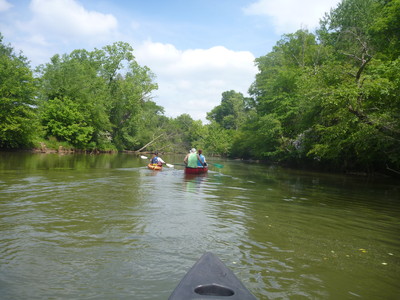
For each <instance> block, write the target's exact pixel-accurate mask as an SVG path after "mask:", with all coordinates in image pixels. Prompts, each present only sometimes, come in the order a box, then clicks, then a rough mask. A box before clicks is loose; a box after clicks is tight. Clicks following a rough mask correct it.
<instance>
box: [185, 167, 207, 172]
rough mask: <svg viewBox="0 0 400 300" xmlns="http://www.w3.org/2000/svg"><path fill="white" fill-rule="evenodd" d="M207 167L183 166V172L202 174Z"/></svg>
mask: <svg viewBox="0 0 400 300" xmlns="http://www.w3.org/2000/svg"><path fill="white" fill-rule="evenodd" d="M207 171H208V167H204V168H203V167H200V168H188V167H186V168H185V174H203V173H207Z"/></svg>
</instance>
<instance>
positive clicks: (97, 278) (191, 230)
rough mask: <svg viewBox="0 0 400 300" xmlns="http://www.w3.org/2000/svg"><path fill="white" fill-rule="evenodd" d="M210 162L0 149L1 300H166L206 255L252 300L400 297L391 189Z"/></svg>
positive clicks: (380, 183) (397, 194)
mask: <svg viewBox="0 0 400 300" xmlns="http://www.w3.org/2000/svg"><path fill="white" fill-rule="evenodd" d="M163 158H164V160H165V161H166V162H168V163H182V160H183V157H180V156H163ZM209 160H210V161H212V162H215V163H220V164H223V165H224V168H222V169H218V168H215V167H212V166H210V171H209V173H208V174H207V175H206V176H192V177H187V176H185V175H184V173H183V167H181V166H175V168H166V167H165V168H164V169H163V170H162V171H152V170H148V169H147V168H146V163H147V161H145V160H143V159H141V158H140V157H138V156H136V155H134V154H102V155H83V154H79V155H58V154H32V153H5V152H3V153H1V152H0V299H7V300H8V299H18V300H19V299H155V300H157V299H167V298H168V296H169V295H170V293H171V292H172V290H173V289H174V288H175V286H176V285H177V284H178V282H179V281H180V279H181V278H182V277H183V276H184V274H185V273H186V271H187V270H188V269H189V268H190V267H191V266H192V265H193V264H194V263H195V262H196V260H197V259H198V258H199V257H200V256H201V255H202V254H203V253H204V252H206V251H211V252H213V253H215V254H216V255H217V256H218V257H219V258H220V259H221V260H222V261H223V262H224V263H225V264H226V265H227V266H228V267H229V268H230V269H231V270H232V271H233V272H234V273H235V274H236V276H237V277H238V278H239V279H240V280H241V281H242V282H243V284H244V285H245V286H246V287H247V288H248V289H249V290H250V291H251V292H252V293H253V294H254V295H255V296H256V297H257V298H258V299H400V184H399V182H398V181H394V180H392V179H387V178H386V179H385V178H381V179H368V178H364V177H362V178H360V177H349V176H342V175H334V174H321V173H311V172H303V171H294V170H287V169H282V168H277V167H274V168H273V167H269V166H265V165H260V164H250V163H244V162H239V161H224V160H217V159H211V158H210V159H209Z"/></svg>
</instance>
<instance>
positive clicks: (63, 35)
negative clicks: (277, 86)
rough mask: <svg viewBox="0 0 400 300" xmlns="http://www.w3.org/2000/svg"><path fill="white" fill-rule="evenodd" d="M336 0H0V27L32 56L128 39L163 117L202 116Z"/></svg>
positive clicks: (43, 57) (37, 60)
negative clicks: (150, 75) (152, 83)
mask: <svg viewBox="0 0 400 300" xmlns="http://www.w3.org/2000/svg"><path fill="white" fill-rule="evenodd" d="M338 3H339V0H302V1H300V0H158V1H155V0H144V1H143V0H131V1H129V0H114V1H113V0H0V32H1V33H2V35H3V36H4V42H6V43H10V44H11V46H12V47H13V48H14V49H15V50H17V51H22V52H23V54H24V55H25V56H26V57H27V58H28V59H29V60H30V61H31V66H32V67H35V66H37V65H39V64H43V63H47V62H48V61H49V59H50V58H51V57H52V56H53V55H54V54H64V53H70V52H71V51H72V50H74V49H87V50H89V51H91V50H93V49H94V48H101V47H103V46H105V45H109V44H112V43H114V42H116V41H124V42H128V43H129V44H130V45H132V47H133V48H134V49H135V51H134V53H133V54H134V55H135V57H136V60H137V61H138V62H139V64H141V65H146V66H148V67H149V68H150V69H151V70H152V71H153V72H154V73H155V75H156V82H157V83H158V85H159V89H158V91H155V92H154V94H153V96H154V98H153V100H154V101H155V102H156V103H157V104H159V105H161V106H163V107H164V109H165V115H166V116H168V117H176V116H178V115H181V114H183V113H189V114H190V115H191V116H192V118H194V119H196V120H198V119H201V120H202V121H205V117H206V113H207V112H209V111H211V110H212V109H213V108H214V107H215V106H217V105H219V104H220V101H221V94H222V93H223V92H224V91H228V90H235V91H237V92H242V93H243V94H245V95H247V90H248V88H249V87H250V85H251V83H252V82H253V81H254V76H255V74H256V73H257V68H256V67H255V65H254V59H255V58H257V57H260V56H262V55H265V54H267V53H268V52H270V51H271V49H272V47H273V46H274V45H275V44H276V42H277V41H278V40H279V39H280V38H281V36H282V35H283V34H286V33H293V32H295V31H296V30H298V29H300V28H306V29H308V30H310V31H314V29H315V28H316V26H318V21H319V19H321V18H322V17H323V15H324V14H325V13H326V12H329V10H330V9H331V8H334V7H336V6H337V4H338Z"/></svg>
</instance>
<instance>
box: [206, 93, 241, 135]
mask: <svg viewBox="0 0 400 300" xmlns="http://www.w3.org/2000/svg"><path fill="white" fill-rule="evenodd" d="M246 109H247V108H246V99H245V97H244V96H243V94H242V93H237V92H235V91H233V90H231V91H226V92H223V93H222V100H221V104H220V105H218V106H216V107H214V108H213V110H211V112H209V113H207V120H209V121H215V122H217V123H218V124H219V125H221V126H222V127H223V128H225V129H235V130H237V129H239V127H240V126H241V125H242V123H243V122H244V119H245V113H246Z"/></svg>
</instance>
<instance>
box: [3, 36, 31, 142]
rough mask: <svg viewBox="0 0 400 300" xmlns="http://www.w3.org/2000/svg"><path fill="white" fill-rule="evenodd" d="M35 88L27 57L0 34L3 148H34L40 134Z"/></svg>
mask: <svg viewBox="0 0 400 300" xmlns="http://www.w3.org/2000/svg"><path fill="white" fill-rule="evenodd" d="M35 93H36V86H35V81H34V78H33V75H32V71H31V70H30V67H29V64H28V61H27V59H26V57H24V56H23V55H22V54H16V53H15V52H14V49H13V48H12V47H11V46H8V45H5V44H4V43H3V36H2V35H1V34H0V148H8V149H11V148H26V147H32V143H33V139H34V138H35V134H36V132H37V129H38V128H37V125H36V124H37V117H36V115H37V114H36V104H37V103H36V98H35Z"/></svg>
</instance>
